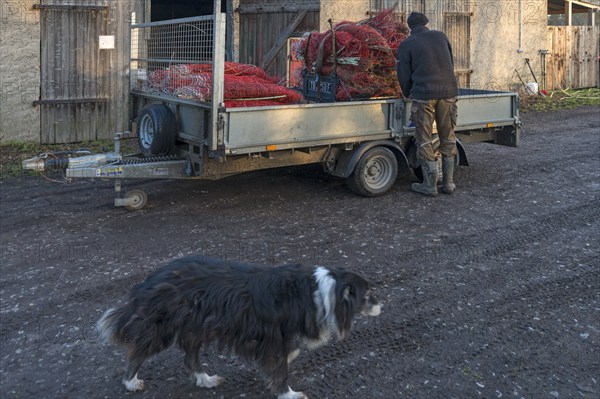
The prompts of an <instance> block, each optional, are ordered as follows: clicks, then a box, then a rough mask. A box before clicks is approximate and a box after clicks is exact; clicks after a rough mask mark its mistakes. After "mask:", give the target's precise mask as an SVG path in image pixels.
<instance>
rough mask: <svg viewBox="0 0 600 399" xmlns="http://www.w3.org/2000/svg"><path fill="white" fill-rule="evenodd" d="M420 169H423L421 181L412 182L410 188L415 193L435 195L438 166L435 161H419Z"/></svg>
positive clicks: (436, 192)
mask: <svg viewBox="0 0 600 399" xmlns="http://www.w3.org/2000/svg"><path fill="white" fill-rule="evenodd" d="M421 170H422V171H423V182H422V183H413V184H412V186H410V188H411V189H412V190H413V191H416V192H417V193H421V194H424V195H429V196H432V197H435V196H436V195H437V194H438V191H437V180H438V168H437V162H436V161H421Z"/></svg>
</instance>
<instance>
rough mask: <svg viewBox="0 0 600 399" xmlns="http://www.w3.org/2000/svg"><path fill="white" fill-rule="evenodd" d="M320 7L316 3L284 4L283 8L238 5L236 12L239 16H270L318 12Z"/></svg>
mask: <svg viewBox="0 0 600 399" xmlns="http://www.w3.org/2000/svg"><path fill="white" fill-rule="evenodd" d="M319 10H320V5H319V2H318V1H316V2H314V3H313V4H293V3H292V2H290V4H286V5H285V6H277V5H260V4H240V6H239V7H238V8H237V9H236V11H237V12H238V13H240V14H272V13H282V12H300V11H315V12H316V11H319Z"/></svg>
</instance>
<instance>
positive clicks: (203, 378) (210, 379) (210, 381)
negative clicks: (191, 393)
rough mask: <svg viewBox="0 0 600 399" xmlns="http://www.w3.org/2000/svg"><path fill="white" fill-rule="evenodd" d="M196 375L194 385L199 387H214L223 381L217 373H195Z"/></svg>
mask: <svg viewBox="0 0 600 399" xmlns="http://www.w3.org/2000/svg"><path fill="white" fill-rule="evenodd" d="M195 376H196V386H197V387H201V388H214V387H217V386H219V385H221V384H222V383H223V381H225V380H224V379H223V378H222V377H219V376H218V375H216V374H215V375H208V374H206V373H195Z"/></svg>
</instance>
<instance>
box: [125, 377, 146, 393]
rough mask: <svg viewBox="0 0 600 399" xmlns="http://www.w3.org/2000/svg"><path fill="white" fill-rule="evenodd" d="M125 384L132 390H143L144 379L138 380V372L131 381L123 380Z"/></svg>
mask: <svg viewBox="0 0 600 399" xmlns="http://www.w3.org/2000/svg"><path fill="white" fill-rule="evenodd" d="M123 384H125V388H127V390H128V391H131V392H136V391H141V390H142V389H144V380H138V378H137V374H136V375H134V376H133V378H132V379H130V380H129V381H123Z"/></svg>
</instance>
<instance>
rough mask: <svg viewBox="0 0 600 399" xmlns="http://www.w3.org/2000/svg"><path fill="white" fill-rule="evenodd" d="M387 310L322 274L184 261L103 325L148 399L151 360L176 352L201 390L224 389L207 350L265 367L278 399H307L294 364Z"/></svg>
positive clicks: (335, 274)
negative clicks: (205, 356) (205, 357)
mask: <svg viewBox="0 0 600 399" xmlns="http://www.w3.org/2000/svg"><path fill="white" fill-rule="evenodd" d="M380 311H381V305H380V304H379V302H378V301H377V299H376V298H375V297H374V296H373V295H372V293H371V286H370V284H369V282H368V281H367V280H365V279H364V278H362V277H360V276H359V275H357V274H355V273H352V272H349V271H346V270H343V269H330V268H327V267H323V266H317V267H306V266H302V265H285V266H280V267H274V268H273V267H263V266H254V265H245V264H240V263H234V262H226V261H217V260H211V259H207V258H205V257H187V258H183V259H179V260H175V261H173V262H172V263H170V264H168V265H167V266H164V267H162V268H160V269H159V270H157V271H156V272H155V273H154V274H153V275H151V276H150V277H148V279H146V281H144V282H143V283H141V284H138V285H136V286H135V287H133V289H132V290H131V293H130V295H129V301H128V302H127V303H126V304H125V305H123V306H121V307H118V308H113V309H109V310H108V311H106V312H105V313H104V315H103V316H102V318H101V319H100V320H99V321H98V329H99V331H100V333H101V337H102V338H103V339H104V340H111V341H113V342H115V343H118V344H121V345H123V346H125V347H126V348H127V369H126V372H125V376H124V378H123V383H124V384H125V386H126V387H127V389H128V390H130V391H138V390H141V389H143V387H144V382H143V380H140V379H138V378H137V373H138V370H139V368H140V366H141V365H142V363H143V362H144V360H146V359H147V358H148V357H150V356H152V355H154V354H156V353H158V352H160V351H162V350H164V349H167V348H168V347H170V346H171V345H172V344H177V345H178V346H179V347H180V348H181V349H182V350H183V351H184V352H185V365H186V367H187V368H188V369H189V370H190V372H191V373H192V374H193V377H194V378H195V381H196V385H197V386H199V387H206V388H213V387H216V386H217V385H219V384H221V383H222V382H223V379H222V378H221V377H219V376H217V375H213V376H210V375H208V374H206V373H203V372H200V371H199V370H198V366H199V355H200V349H201V347H202V346H203V345H208V344H209V343H210V342H212V341H214V342H216V343H217V347H218V349H219V350H223V349H232V350H233V351H234V352H235V353H236V354H238V355H240V356H242V357H244V358H246V359H250V360H256V361H257V362H258V363H259V365H260V366H261V368H262V369H263V370H264V371H265V372H266V374H267V375H268V377H269V386H270V388H271V389H272V390H273V393H274V394H277V395H278V398H279V399H300V398H306V396H305V395H304V394H303V393H302V392H294V391H293V390H292V389H291V388H290V387H289V386H288V384H287V379H288V364H289V363H290V362H291V361H292V360H294V359H295V358H296V357H297V356H298V354H299V353H300V348H301V347H307V348H309V349H314V348H316V347H318V346H320V345H322V344H324V343H326V342H327V341H328V339H329V338H330V337H331V336H337V337H338V338H340V339H341V338H344V336H345V335H346V334H347V333H348V332H349V331H350V329H351V327H352V319H353V317H354V316H355V315H356V314H358V313H362V314H363V315H368V316H377V315H379V313H380Z"/></svg>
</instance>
